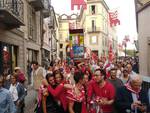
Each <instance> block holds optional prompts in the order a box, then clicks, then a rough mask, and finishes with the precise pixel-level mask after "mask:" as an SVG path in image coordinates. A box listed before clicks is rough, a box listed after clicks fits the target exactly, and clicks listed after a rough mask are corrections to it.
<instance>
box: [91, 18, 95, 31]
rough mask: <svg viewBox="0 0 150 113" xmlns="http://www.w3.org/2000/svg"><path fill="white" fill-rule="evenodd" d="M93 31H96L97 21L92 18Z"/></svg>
mask: <svg viewBox="0 0 150 113" xmlns="http://www.w3.org/2000/svg"><path fill="white" fill-rule="evenodd" d="M92 31H96V23H95V20H92Z"/></svg>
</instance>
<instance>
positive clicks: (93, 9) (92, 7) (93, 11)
mask: <svg viewBox="0 0 150 113" xmlns="http://www.w3.org/2000/svg"><path fill="white" fill-rule="evenodd" d="M91 14H92V15H93V14H95V5H91Z"/></svg>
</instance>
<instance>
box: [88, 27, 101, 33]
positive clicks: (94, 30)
mask: <svg viewBox="0 0 150 113" xmlns="http://www.w3.org/2000/svg"><path fill="white" fill-rule="evenodd" d="M100 30H101V29H100V27H89V28H87V31H88V32H100Z"/></svg>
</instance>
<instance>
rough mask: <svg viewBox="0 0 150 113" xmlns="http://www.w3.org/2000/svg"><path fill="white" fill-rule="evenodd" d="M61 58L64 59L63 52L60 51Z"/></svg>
mask: <svg viewBox="0 0 150 113" xmlns="http://www.w3.org/2000/svg"><path fill="white" fill-rule="evenodd" d="M59 57H60V58H61V59H63V51H60V54H59Z"/></svg>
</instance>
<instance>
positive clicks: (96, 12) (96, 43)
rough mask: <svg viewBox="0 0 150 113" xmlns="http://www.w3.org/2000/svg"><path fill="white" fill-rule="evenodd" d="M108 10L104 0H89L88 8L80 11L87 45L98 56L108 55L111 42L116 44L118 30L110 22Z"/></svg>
mask: <svg viewBox="0 0 150 113" xmlns="http://www.w3.org/2000/svg"><path fill="white" fill-rule="evenodd" d="M108 10H109V8H108V6H107V4H106V3H105V1H104V0H87V9H86V10H83V9H82V10H81V13H80V20H79V21H80V26H82V27H83V29H84V37H85V38H84V42H86V43H85V47H87V48H89V49H91V51H92V52H94V53H96V54H97V55H98V56H104V55H108V44H109V42H110V41H112V43H114V42H115V44H116V40H117V39H116V35H115V34H116V31H115V29H114V28H111V27H110V24H109V17H108ZM115 44H114V45H115ZM114 48H115V46H114ZM115 49H116V48H115Z"/></svg>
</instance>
